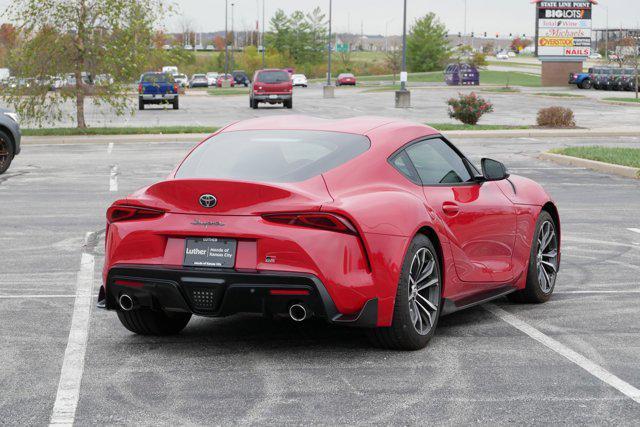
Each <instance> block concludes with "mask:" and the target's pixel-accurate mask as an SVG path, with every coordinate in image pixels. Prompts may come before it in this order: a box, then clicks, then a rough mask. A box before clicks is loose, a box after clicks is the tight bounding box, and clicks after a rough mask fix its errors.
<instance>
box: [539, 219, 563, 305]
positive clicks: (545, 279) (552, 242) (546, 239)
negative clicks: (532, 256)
mask: <svg viewBox="0 0 640 427" xmlns="http://www.w3.org/2000/svg"><path fill="white" fill-rule="evenodd" d="M536 270H537V272H538V283H539V284H540V289H541V290H542V292H544V293H545V294H548V293H549V292H551V290H552V289H553V285H554V284H555V283H556V275H557V273H558V238H557V236H556V230H555V227H554V225H553V223H552V222H551V221H545V222H543V223H542V226H541V227H540V233H539V234H538V253H537V255H536Z"/></svg>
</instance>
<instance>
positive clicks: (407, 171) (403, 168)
mask: <svg viewBox="0 0 640 427" xmlns="http://www.w3.org/2000/svg"><path fill="white" fill-rule="evenodd" d="M391 164H392V165H393V167H394V168H396V169H397V170H398V171H399V172H400V173H401V174H402V175H404V176H406V177H407V178H408V179H409V180H410V181H411V182H413V183H415V184H418V185H420V184H421V182H420V178H419V177H418V176H417V175H416V171H415V169H414V168H413V165H411V160H409V156H407V153H405V152H404V151H401V152H400V153H399V154H397V155H395V156H394V157H393V158H392V159H391Z"/></svg>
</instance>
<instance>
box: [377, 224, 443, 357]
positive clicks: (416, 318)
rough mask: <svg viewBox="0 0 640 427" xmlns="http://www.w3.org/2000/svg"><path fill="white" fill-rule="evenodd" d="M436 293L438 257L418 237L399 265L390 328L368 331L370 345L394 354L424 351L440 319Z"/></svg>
mask: <svg viewBox="0 0 640 427" xmlns="http://www.w3.org/2000/svg"><path fill="white" fill-rule="evenodd" d="M440 289H441V279H440V262H439V259H438V253H437V252H436V250H435V248H434V246H433V243H432V242H431V240H429V238H428V237H426V236H424V235H418V236H416V237H415V238H414V239H413V241H412V242H411V245H410V246H409V250H408V251H407V255H406V257H405V260H404V262H403V264H402V272H401V274H400V280H399V282H398V291H397V293H396V302H395V306H394V308H393V321H392V323H391V326H390V327H386V328H375V329H372V330H371V331H370V333H369V335H370V338H371V340H372V342H373V343H374V344H375V345H377V346H380V347H383V348H388V349H394V350H419V349H421V348H424V347H425V346H426V345H427V343H428V342H429V340H430V339H431V337H432V336H433V334H434V332H435V329H436V325H437V323H438V318H439V317H440V311H441V310H440V292H441V291H440Z"/></svg>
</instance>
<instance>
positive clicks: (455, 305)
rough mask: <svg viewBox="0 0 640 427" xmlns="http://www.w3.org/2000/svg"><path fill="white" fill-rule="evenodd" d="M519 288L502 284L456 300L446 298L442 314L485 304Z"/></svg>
mask: <svg viewBox="0 0 640 427" xmlns="http://www.w3.org/2000/svg"><path fill="white" fill-rule="evenodd" d="M517 290H518V289H517V288H515V287H513V286H501V287H499V288H496V289H491V290H488V291H485V292H480V293H478V294H477V295H472V296H469V297H465V298H461V299H459V300H457V301H454V300H452V299H449V298H444V305H443V307H442V314H441V316H446V315H447V314H451V313H455V312H456V311H459V310H464V309H465V308H469V307H473V306H475V305H480V304H484V303H485V302H489V301H493V300H494V299H498V298H501V297H503V296H505V295H509V294H510V293H512V292H515V291H517Z"/></svg>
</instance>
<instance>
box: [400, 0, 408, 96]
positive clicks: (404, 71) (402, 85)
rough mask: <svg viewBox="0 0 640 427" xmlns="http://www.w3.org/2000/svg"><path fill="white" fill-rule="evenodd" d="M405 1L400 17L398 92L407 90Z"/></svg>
mask: <svg viewBox="0 0 640 427" xmlns="http://www.w3.org/2000/svg"><path fill="white" fill-rule="evenodd" d="M406 82H407V0H404V12H403V15H402V72H401V73H400V90H401V91H406V90H407V85H406Z"/></svg>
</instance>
